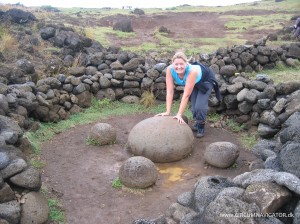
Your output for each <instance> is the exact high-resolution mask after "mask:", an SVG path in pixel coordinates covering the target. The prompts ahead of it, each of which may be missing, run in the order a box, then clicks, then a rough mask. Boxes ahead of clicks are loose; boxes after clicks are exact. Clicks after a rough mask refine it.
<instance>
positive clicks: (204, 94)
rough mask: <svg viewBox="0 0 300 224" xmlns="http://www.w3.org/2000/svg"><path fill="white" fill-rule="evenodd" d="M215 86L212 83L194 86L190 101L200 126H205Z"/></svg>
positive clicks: (194, 116) (199, 83)
mask: <svg viewBox="0 0 300 224" xmlns="http://www.w3.org/2000/svg"><path fill="white" fill-rule="evenodd" d="M212 88H213V85H212V83H210V82H198V83H196V85H195V86H194V89H193V92H192V94H191V97H190V100H191V104H192V114H193V118H194V119H195V120H196V122H197V123H199V124H204V123H205V120H206V115H207V111H208V99H209V96H210V93H211V91H212Z"/></svg>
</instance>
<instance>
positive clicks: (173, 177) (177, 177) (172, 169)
mask: <svg viewBox="0 0 300 224" xmlns="http://www.w3.org/2000/svg"><path fill="white" fill-rule="evenodd" d="M157 168H158V172H159V173H161V174H164V175H165V176H166V180H165V181H164V183H163V186H165V187H170V186H171V185H172V184H176V183H177V182H180V181H183V177H182V176H183V174H184V173H185V171H186V168H183V167H180V166H168V167H160V166H158V167H157Z"/></svg>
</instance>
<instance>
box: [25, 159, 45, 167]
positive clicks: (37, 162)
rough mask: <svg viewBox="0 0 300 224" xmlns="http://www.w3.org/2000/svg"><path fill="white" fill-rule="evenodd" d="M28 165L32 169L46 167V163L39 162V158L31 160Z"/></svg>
mask: <svg viewBox="0 0 300 224" xmlns="http://www.w3.org/2000/svg"><path fill="white" fill-rule="evenodd" d="M29 163H30V165H32V166H33V167H35V168H37V169H42V168H43V167H45V166H46V163H45V162H43V161H41V159H40V158H31V159H30V161H29Z"/></svg>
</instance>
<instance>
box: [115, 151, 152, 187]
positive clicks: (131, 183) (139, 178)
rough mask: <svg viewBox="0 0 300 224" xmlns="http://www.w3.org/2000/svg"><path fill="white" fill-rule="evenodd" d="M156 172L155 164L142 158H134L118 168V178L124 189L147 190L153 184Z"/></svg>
mask: <svg viewBox="0 0 300 224" xmlns="http://www.w3.org/2000/svg"><path fill="white" fill-rule="evenodd" d="M157 176H158V171H157V169H156V166H155V164H154V163H153V162H152V161H151V160H150V159H147V158H145V157H142V156H134V157H131V158H129V159H127V160H126V161H125V163H124V164H123V165H122V166H121V167H120V170H119V178H120V180H121V182H122V184H124V185H125V186H126V187H132V188H147V187H150V186H151V185H153V184H155V182H156V180H157Z"/></svg>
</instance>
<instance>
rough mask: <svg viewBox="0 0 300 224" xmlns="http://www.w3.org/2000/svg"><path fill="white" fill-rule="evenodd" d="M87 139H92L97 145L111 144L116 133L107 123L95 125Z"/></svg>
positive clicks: (114, 139)
mask: <svg viewBox="0 0 300 224" xmlns="http://www.w3.org/2000/svg"><path fill="white" fill-rule="evenodd" d="M89 138H91V139H93V140H94V141H95V142H96V143H97V144H98V145H108V144H113V143H115V141H116V138H117V132H116V130H115V129H114V128H113V126H111V125H110V124H107V123H97V124H95V125H94V126H93V127H92V128H91V130H90V133H89Z"/></svg>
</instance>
